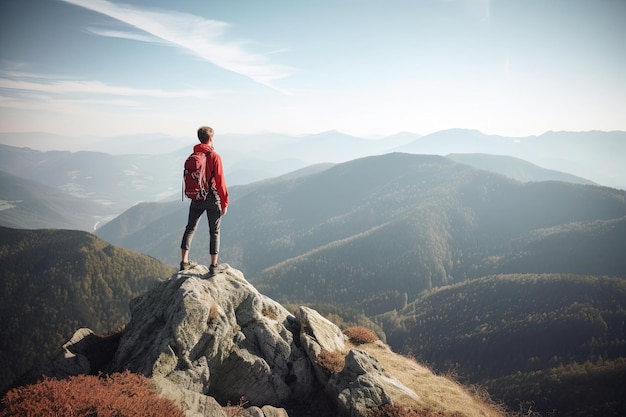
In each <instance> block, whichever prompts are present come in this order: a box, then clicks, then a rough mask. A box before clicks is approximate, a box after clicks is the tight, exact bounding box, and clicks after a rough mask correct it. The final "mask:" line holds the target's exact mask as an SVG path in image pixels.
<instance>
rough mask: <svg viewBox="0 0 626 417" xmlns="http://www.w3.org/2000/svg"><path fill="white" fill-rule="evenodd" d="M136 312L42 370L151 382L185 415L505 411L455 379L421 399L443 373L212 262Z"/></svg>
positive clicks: (137, 304)
mask: <svg viewBox="0 0 626 417" xmlns="http://www.w3.org/2000/svg"><path fill="white" fill-rule="evenodd" d="M130 311H131V319H130V322H129V323H128V324H127V325H126V327H125V328H124V330H123V331H121V332H120V333H117V334H115V335H112V336H96V335H95V334H93V332H92V331H90V330H89V329H79V330H78V331H77V332H76V333H75V334H74V336H73V337H72V339H71V340H70V341H68V342H67V343H66V344H65V345H64V346H63V348H62V351H61V352H60V354H59V355H58V356H57V357H55V358H54V359H53V360H52V361H50V362H49V363H48V364H47V365H46V366H45V367H44V369H40V370H38V372H39V374H45V375H48V376H56V377H64V376H68V375H76V374H86V373H92V374H93V373H97V372H120V371H123V370H126V369H128V370H131V371H132V372H137V373H141V374H144V375H146V376H148V377H150V378H152V380H153V381H154V382H155V385H156V386H157V388H158V390H159V391H160V393H161V395H163V396H166V397H169V398H171V399H173V400H174V401H175V402H176V403H177V404H179V405H180V406H181V408H183V409H184V410H185V413H186V415H187V416H225V413H224V411H223V408H222V406H224V405H227V404H243V405H244V409H243V410H242V413H241V414H239V415H248V416H261V417H262V416H265V417H274V416H291V417H298V416H309V415H315V416H320V417H323V416H335V415H342V416H352V417H362V416H375V415H377V416H378V415H385V414H381V410H383V409H384V407H385V406H387V407H390V406H393V407H405V408H406V409H411V410H435V411H439V412H440V414H438V415H448V414H450V415H459V416H461V415H467V416H479V415H480V416H497V415H500V414H499V412H498V411H497V410H495V409H494V408H493V407H491V406H489V405H488V404H485V403H484V402H481V401H479V400H477V399H475V398H473V397H472V396H471V395H470V394H468V393H467V392H465V391H464V390H463V389H462V388H460V387H459V386H458V384H455V383H453V382H452V381H448V383H446V384H444V385H443V386H445V387H446V388H445V390H448V394H447V395H442V393H441V389H439V390H438V391H440V392H437V393H436V395H435V394H434V393H433V392H432V390H431V391H430V392H419V391H420V390H419V389H418V388H416V387H419V386H423V385H425V384H423V383H420V382H419V381H420V378H422V380H424V379H423V378H426V377H428V378H430V381H431V382H432V380H434V379H437V378H440V377H436V376H434V375H432V373H431V372H430V371H428V370H427V369H425V368H421V367H420V366H419V365H418V364H417V363H416V362H414V361H411V360H409V359H408V358H404V357H401V356H400V355H396V354H394V353H393V352H391V350H390V349H389V348H388V347H387V346H386V345H384V344H383V343H382V342H380V341H377V342H375V343H370V344H367V345H366V344H363V345H359V344H355V343H353V342H351V341H350V340H349V339H348V338H347V337H346V336H345V335H344V334H343V333H342V331H341V330H340V329H339V328H338V327H337V326H335V325H334V324H333V323H331V322H330V321H328V320H327V319H325V318H324V317H322V316H321V315H320V314H319V313H318V312H317V311H315V310H313V309H310V308H307V307H300V308H299V309H298V310H297V311H296V312H295V314H291V313H290V312H289V311H287V310H286V309H285V308H284V307H283V306H282V305H281V304H279V303H277V302H276V301H274V300H272V299H270V298H268V297H266V296H264V295H263V294H261V293H259V292H258V291H257V290H256V288H254V286H252V285H251V284H250V283H249V282H248V281H246V279H245V278H244V276H243V274H242V273H241V272H240V271H238V270H236V269H234V268H232V267H230V266H228V265H226V264H222V265H220V266H219V267H218V270H217V274H216V275H214V276H212V277H209V276H208V268H207V267H205V266H203V265H199V266H197V267H195V268H193V269H191V270H188V271H181V272H179V273H177V274H175V275H173V276H172V277H171V278H170V279H168V280H167V281H163V282H160V283H158V284H157V285H156V286H155V287H153V288H152V289H151V290H149V291H148V292H146V293H145V294H143V295H142V296H140V297H138V298H135V299H134V300H132V301H131V304H130ZM445 390H444V391H445ZM437 402H438V403H437ZM446 403H448V404H447V405H446ZM452 403H455V404H459V405H458V406H457V409H454V408H450V407H452V406H451V405H450V404H452ZM454 413H456V414H454ZM407 415H408V414H407Z"/></svg>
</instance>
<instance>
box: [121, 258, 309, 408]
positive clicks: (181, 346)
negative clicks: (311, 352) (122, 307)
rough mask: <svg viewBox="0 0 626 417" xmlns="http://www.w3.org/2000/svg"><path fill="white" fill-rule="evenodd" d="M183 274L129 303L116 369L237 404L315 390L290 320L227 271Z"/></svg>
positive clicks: (200, 269) (281, 400)
mask: <svg viewBox="0 0 626 417" xmlns="http://www.w3.org/2000/svg"><path fill="white" fill-rule="evenodd" d="M207 272H208V270H207V268H206V267H204V266H202V265H201V266H198V267H196V268H194V269H192V270H191V271H186V272H185V273H179V274H177V275H175V276H173V277H172V278H171V279H170V280H168V281H166V282H163V283H160V284H159V285H157V286H156V287H155V288H153V289H152V290H151V291H149V292H147V293H146V294H144V295H143V296H141V297H139V298H137V299H135V300H133V301H132V302H131V306H130V310H131V321H130V323H129V324H128V326H127V327H126V331H125V334H124V336H123V338H122V340H121V341H120V344H119V348H118V350H117V354H116V357H115V362H114V369H117V370H123V369H130V370H132V371H134V372H141V373H143V374H145V375H148V376H153V377H157V376H162V377H164V378H167V379H169V380H171V381H172V382H175V383H177V384H179V385H181V386H182V387H184V388H186V389H189V390H193V391H196V392H200V393H202V394H210V395H213V396H215V397H216V398H217V399H218V400H219V401H220V402H221V403H226V402H228V401H230V402H232V403H236V402H237V401H239V399H240V398H241V397H242V396H245V399H246V401H248V402H249V403H250V404H251V405H258V406H262V405H266V404H270V405H276V406H280V405H282V404H284V403H285V402H286V401H288V400H289V399H290V398H298V397H301V398H304V397H306V396H307V395H308V393H309V392H310V390H311V386H312V380H313V373H312V369H311V366H310V363H309V361H308V359H307V357H306V355H305V354H304V352H303V351H302V349H300V348H299V347H298V346H297V344H296V343H295V342H294V334H293V333H292V331H293V327H294V326H293V323H294V318H293V316H292V315H291V314H290V313H289V312H288V311H287V310H285V309H284V307H282V306H281V305H280V304H279V303H277V302H275V301H273V300H271V299H269V298H267V297H265V296H264V295H262V294H260V293H259V292H258V291H257V290H256V289H255V288H254V287H253V286H252V285H250V284H249V283H248V282H247V281H246V280H245V279H244V277H243V275H242V274H241V272H239V271H236V270H234V269H232V268H230V267H229V266H227V265H222V266H221V269H220V270H218V274H217V275H216V276H214V277H212V278H210V279H205V274H206V273H207Z"/></svg>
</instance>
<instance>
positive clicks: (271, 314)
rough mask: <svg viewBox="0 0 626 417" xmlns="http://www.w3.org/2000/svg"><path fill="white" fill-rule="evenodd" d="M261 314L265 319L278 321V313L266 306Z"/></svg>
mask: <svg viewBox="0 0 626 417" xmlns="http://www.w3.org/2000/svg"><path fill="white" fill-rule="evenodd" d="M261 314H263V315H264V316H265V317H267V318H269V319H272V320H276V319H277V318H278V312H277V311H276V310H275V309H273V308H272V307H270V306H267V305H264V306H263V308H262V309H261Z"/></svg>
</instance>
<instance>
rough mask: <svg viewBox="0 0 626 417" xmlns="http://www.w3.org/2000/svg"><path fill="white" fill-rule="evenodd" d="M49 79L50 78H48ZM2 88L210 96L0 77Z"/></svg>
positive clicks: (96, 83)
mask: <svg viewBox="0 0 626 417" xmlns="http://www.w3.org/2000/svg"><path fill="white" fill-rule="evenodd" d="M46 79H49V78H46ZM0 88H3V89H8V90H15V91H22V92H38V93H48V94H103V95H116V96H126V97H132V96H146V97H155V98H178V97H196V98H206V97H208V96H209V95H210V94H209V93H208V92H207V91H204V90H185V91H163V90H159V89H142V88H132V87H119V86H113V85H109V84H105V83H102V82H100V81H66V80H61V81H52V82H40V81H39V82H38V81H32V80H27V79H10V78H4V77H0Z"/></svg>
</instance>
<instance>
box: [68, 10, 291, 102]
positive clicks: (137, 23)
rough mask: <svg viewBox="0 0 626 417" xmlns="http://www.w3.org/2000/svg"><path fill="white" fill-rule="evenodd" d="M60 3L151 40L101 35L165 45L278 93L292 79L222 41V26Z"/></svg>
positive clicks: (173, 15)
mask: <svg viewBox="0 0 626 417" xmlns="http://www.w3.org/2000/svg"><path fill="white" fill-rule="evenodd" d="M61 1H64V2H66V3H70V4H73V5H76V6H80V7H83V8H86V9H89V10H91V11H94V12H97V13H101V14H103V15H105V16H108V17H110V18H113V19H116V20H118V21H120V22H123V23H126V24H127V25H130V26H132V27H135V28H137V29H139V30H141V31H144V32H146V33H148V34H150V35H151V36H152V37H154V38H145V37H141V36H137V34H132V33H126V32H119V31H116V32H105V31H94V33H98V34H100V35H106V36H115V37H125V38H128V39H134V40H141V41H146V42H159V41H160V42H161V43H162V42H165V43H167V44H171V45H174V46H176V47H178V48H181V49H183V50H185V51H187V52H190V53H192V54H194V55H195V56H198V57H200V58H201V59H203V60H205V61H207V62H210V63H212V64H214V65H216V66H218V67H220V68H224V69H226V70H228V71H232V72H235V73H237V74H240V75H243V76H245V77H248V78H250V79H252V80H254V81H256V82H258V83H260V84H263V85H265V86H268V87H270V88H273V89H275V90H278V91H282V90H281V89H280V88H278V87H277V86H275V85H274V84H273V82H274V81H275V80H278V79H281V78H285V77H288V76H289V75H291V70H290V69H288V68H287V67H284V66H281V65H276V64H272V63H271V62H269V61H268V60H267V58H266V56H264V55H261V54H256V53H252V52H249V51H247V50H246V49H245V48H244V45H243V42H236V41H228V40H226V39H224V38H225V34H226V31H227V29H228V27H229V25H228V24H227V23H225V22H220V21H216V20H209V19H204V18H202V17H199V16H195V15H191V14H187V13H179V12H172V11H161V10H156V9H151V10H148V9H142V8H138V7H134V6H131V5H127V4H116V3H112V2H110V1H107V0H61ZM282 92H285V91H282Z"/></svg>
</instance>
